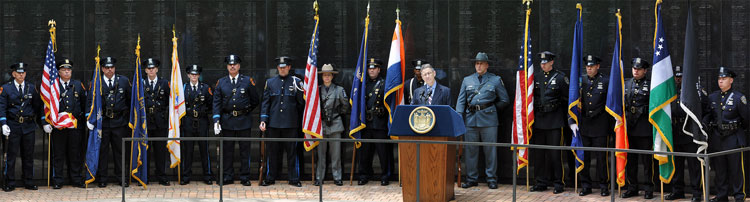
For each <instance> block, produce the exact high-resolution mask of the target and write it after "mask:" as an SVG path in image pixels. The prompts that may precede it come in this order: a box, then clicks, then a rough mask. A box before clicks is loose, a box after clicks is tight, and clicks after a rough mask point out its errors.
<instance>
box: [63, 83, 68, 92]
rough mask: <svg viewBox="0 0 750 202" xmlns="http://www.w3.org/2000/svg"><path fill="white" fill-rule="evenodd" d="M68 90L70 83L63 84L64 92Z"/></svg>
mask: <svg viewBox="0 0 750 202" xmlns="http://www.w3.org/2000/svg"><path fill="white" fill-rule="evenodd" d="M66 88H68V82H65V83H64V84H63V91H64V90H65V89H66Z"/></svg>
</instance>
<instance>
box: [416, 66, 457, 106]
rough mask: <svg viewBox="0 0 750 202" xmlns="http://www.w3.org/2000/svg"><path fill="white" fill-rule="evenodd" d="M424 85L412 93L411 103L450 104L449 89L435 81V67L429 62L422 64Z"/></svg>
mask: <svg viewBox="0 0 750 202" xmlns="http://www.w3.org/2000/svg"><path fill="white" fill-rule="evenodd" d="M421 74H422V80H424V86H422V87H419V88H417V90H415V91H414V93H413V94H412V98H413V99H412V100H411V104H412V105H450V104H451V101H450V96H451V89H450V88H448V87H445V86H443V85H440V84H438V83H437V82H436V81H435V69H433V68H432V66H430V65H429V64H425V65H423V66H422V71H421Z"/></svg>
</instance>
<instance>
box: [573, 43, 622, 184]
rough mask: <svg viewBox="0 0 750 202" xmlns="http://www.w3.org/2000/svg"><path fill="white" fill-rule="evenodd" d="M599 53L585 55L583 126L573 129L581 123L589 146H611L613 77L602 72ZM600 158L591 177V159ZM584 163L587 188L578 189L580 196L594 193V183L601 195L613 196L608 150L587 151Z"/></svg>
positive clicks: (582, 181) (582, 87)
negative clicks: (609, 93) (609, 94)
mask: <svg viewBox="0 0 750 202" xmlns="http://www.w3.org/2000/svg"><path fill="white" fill-rule="evenodd" d="M601 61H602V60H601V59H599V57H596V56H593V55H587V56H586V57H584V62H585V64H586V76H582V77H581V81H582V82H581V114H580V116H579V117H578V123H580V124H581V125H580V126H575V125H572V126H571V128H572V130H574V131H575V128H576V127H580V132H581V140H582V141H583V146H585V147H603V148H606V147H609V145H608V143H609V139H610V137H611V135H612V126H613V125H612V124H614V122H613V120H612V116H610V115H609V114H608V113H607V112H606V111H605V110H604V108H605V105H606V104H607V89H608V85H609V78H608V77H607V76H606V75H604V74H602V73H601V72H599V66H600V63H601ZM568 123H569V124H574V123H575V122H574V121H573V119H568ZM592 159H595V160H596V167H593V168H595V170H596V175H594V178H593V179H592V178H591V171H590V170H591V168H592V164H591V162H592V161H591V160H592ZM583 162H584V165H585V166H584V167H583V170H582V172H581V185H582V187H583V189H581V192H579V193H578V195H580V196H585V195H588V194H590V193H591V192H592V191H591V188H592V184H593V183H594V182H598V183H599V189H600V190H601V196H609V194H610V193H609V187H608V186H609V183H608V182H607V180H608V179H609V177H608V176H609V175H608V173H609V172H608V170H607V166H608V165H609V164H608V163H607V153H606V152H589V151H585V152H584V155H583Z"/></svg>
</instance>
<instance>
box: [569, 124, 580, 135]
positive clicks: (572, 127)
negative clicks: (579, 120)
mask: <svg viewBox="0 0 750 202" xmlns="http://www.w3.org/2000/svg"><path fill="white" fill-rule="evenodd" d="M570 130H572V131H573V133H576V131H578V124H570Z"/></svg>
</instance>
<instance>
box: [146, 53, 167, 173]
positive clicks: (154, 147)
mask: <svg viewBox="0 0 750 202" xmlns="http://www.w3.org/2000/svg"><path fill="white" fill-rule="evenodd" d="M157 68H158V67H157ZM143 86H144V87H145V88H144V90H145V92H144V93H143V97H144V101H145V104H146V126H147V127H148V136H149V137H167V130H169V116H168V113H167V105H169V82H168V81H167V80H164V79H163V78H158V77H157V78H156V81H153V80H149V79H148V78H144V79H143ZM149 144H150V149H149V150H150V151H151V158H150V159H153V162H154V164H155V165H156V167H154V170H155V171H156V172H154V173H152V175H151V176H152V177H156V179H158V180H159V183H162V184H167V183H168V180H167V172H166V171H167V168H168V166H169V165H168V164H169V163H167V161H170V160H169V155H170V154H169V151H167V142H166V141H149Z"/></svg>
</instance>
